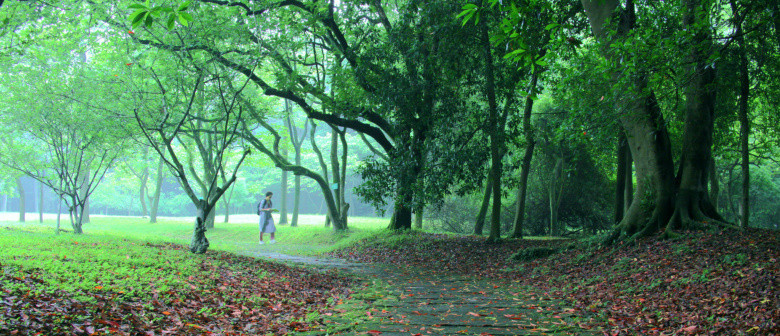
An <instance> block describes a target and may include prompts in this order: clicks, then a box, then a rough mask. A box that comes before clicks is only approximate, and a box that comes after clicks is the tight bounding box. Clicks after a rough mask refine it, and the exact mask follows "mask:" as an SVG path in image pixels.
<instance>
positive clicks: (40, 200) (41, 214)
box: [38, 182, 44, 223]
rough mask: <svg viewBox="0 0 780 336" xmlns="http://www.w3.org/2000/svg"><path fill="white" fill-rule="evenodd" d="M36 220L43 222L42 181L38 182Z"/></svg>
mask: <svg viewBox="0 0 780 336" xmlns="http://www.w3.org/2000/svg"><path fill="white" fill-rule="evenodd" d="M38 204H39V206H38V222H40V223H43V208H44V204H43V183H42V182H38Z"/></svg>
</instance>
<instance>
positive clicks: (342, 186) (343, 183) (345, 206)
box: [338, 129, 422, 225]
mask: <svg viewBox="0 0 780 336" xmlns="http://www.w3.org/2000/svg"><path fill="white" fill-rule="evenodd" d="M339 140H341V166H340V168H341V171H340V172H341V173H340V174H339V175H340V178H339V179H338V180H339V190H338V193H339V200H340V203H339V207H341V216H342V217H343V219H342V222H344V225H347V216H348V215H349V212H348V211H349V203H347V159H348V158H349V155H348V154H349V153H348V149H349V147H348V144H347V130H346V129H344V130H343V131H341V132H339ZM420 224H421V225H422V222H421V223H420Z"/></svg>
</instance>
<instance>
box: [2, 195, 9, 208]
mask: <svg viewBox="0 0 780 336" xmlns="http://www.w3.org/2000/svg"><path fill="white" fill-rule="evenodd" d="M3 212H8V195H6V194H3Z"/></svg>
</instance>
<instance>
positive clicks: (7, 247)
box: [0, 228, 352, 335]
mask: <svg viewBox="0 0 780 336" xmlns="http://www.w3.org/2000/svg"><path fill="white" fill-rule="evenodd" d="M0 230H2V231H3V232H2V235H1V236H0V247H2V248H0V335H208V334H216V335H285V334H290V333H301V334H305V333H314V334H316V333H318V331H320V330H322V331H324V330H325V328H326V327H325V326H324V325H323V322H322V318H320V315H319V314H320V312H321V311H323V310H325V309H327V308H328V307H330V306H332V305H333V304H335V303H337V302H338V301H340V300H341V298H346V297H347V296H348V295H349V293H350V289H349V288H350V287H351V284H352V280H350V279H347V278H344V277H340V276H336V275H332V274H322V273H316V272H310V271H307V270H305V269H302V268H299V267H290V266H286V265H283V264H279V263H273V262H268V261H264V260H261V259H258V258H251V257H245V256H239V255H236V254H233V253H227V252H221V251H208V252H206V253H205V254H204V255H193V254H191V253H189V251H188V249H187V247H186V246H182V245H178V244H172V243H150V242H143V241H137V240H126V239H119V238H111V237H105V236H104V237H100V236H87V235H84V236H73V235H60V236H56V237H55V236H52V235H42V234H39V233H32V232H24V231H20V230H11V229H8V228H0Z"/></svg>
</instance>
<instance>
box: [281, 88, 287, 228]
mask: <svg viewBox="0 0 780 336" xmlns="http://www.w3.org/2000/svg"><path fill="white" fill-rule="evenodd" d="M286 102H287V101H286V100H285V103H286ZM287 154H288V153H287V147H284V148H282V156H283V157H284V158H285V159H287ZM289 175H290V173H288V172H287V171H286V170H282V182H281V187H280V188H281V189H282V190H280V192H279V193H280V194H281V195H280V196H281V197H280V198H281V200H280V201H279V205H280V209H279V225H287V224H288V222H287V186H288V185H289V184H290V183H289V181H288V179H289Z"/></svg>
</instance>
